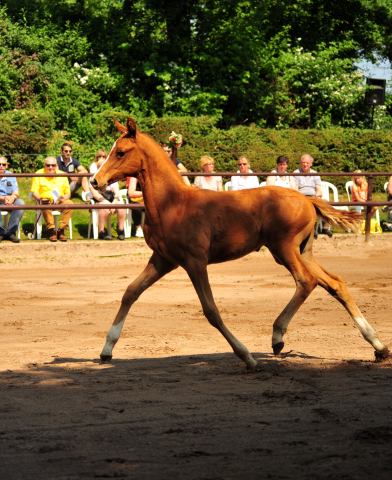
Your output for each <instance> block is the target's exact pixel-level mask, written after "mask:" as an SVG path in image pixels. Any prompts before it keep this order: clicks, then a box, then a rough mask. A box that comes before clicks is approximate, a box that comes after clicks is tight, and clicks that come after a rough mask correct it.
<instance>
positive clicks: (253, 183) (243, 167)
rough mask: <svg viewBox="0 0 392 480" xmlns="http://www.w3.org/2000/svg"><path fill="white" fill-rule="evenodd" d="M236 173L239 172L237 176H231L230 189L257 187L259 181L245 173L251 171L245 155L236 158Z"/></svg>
mask: <svg viewBox="0 0 392 480" xmlns="http://www.w3.org/2000/svg"><path fill="white" fill-rule="evenodd" d="M238 167H239V170H237V173H241V176H239V177H231V189H230V190H246V189H248V188H258V187H259V181H258V179H257V177H250V176H248V175H247V174H248V173H253V172H252V170H251V169H250V164H249V160H248V159H247V158H246V157H240V158H239V160H238Z"/></svg>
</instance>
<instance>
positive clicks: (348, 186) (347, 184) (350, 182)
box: [346, 180, 353, 202]
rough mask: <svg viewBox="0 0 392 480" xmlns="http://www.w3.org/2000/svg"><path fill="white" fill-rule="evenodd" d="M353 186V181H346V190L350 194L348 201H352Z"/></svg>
mask: <svg viewBox="0 0 392 480" xmlns="http://www.w3.org/2000/svg"><path fill="white" fill-rule="evenodd" d="M352 188H353V181H352V180H350V181H349V182H346V192H347V196H348V201H349V202H351V192H352Z"/></svg>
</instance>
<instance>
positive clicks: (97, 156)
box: [89, 148, 108, 173]
mask: <svg viewBox="0 0 392 480" xmlns="http://www.w3.org/2000/svg"><path fill="white" fill-rule="evenodd" d="M107 156H108V154H107V152H106V150H104V149H103V148H100V149H99V150H98V152H97V153H96V154H95V157H94V161H93V163H92V164H91V165H90V168H89V170H90V173H97V172H98V162H99V161H100V160H106V157H107Z"/></svg>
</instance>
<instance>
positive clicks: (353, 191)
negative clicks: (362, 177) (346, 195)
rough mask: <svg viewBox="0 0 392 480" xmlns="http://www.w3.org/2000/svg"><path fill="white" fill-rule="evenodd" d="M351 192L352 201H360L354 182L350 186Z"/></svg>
mask: <svg viewBox="0 0 392 480" xmlns="http://www.w3.org/2000/svg"><path fill="white" fill-rule="evenodd" d="M351 193H352V196H353V201H354V200H355V201H357V202H362V201H363V200H362V199H361V197H360V196H359V193H358V187H357V185H356V184H355V183H353V186H352V187H351Z"/></svg>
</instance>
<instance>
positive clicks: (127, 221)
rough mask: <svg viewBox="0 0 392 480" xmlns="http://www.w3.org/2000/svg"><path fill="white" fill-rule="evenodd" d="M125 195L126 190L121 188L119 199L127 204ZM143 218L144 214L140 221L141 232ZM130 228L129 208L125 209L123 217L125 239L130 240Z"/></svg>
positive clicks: (130, 214)
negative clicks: (125, 212)
mask: <svg viewBox="0 0 392 480" xmlns="http://www.w3.org/2000/svg"><path fill="white" fill-rule="evenodd" d="M127 193H128V189H127V188H123V189H121V190H120V197H121V199H122V201H123V203H129V200H128V195H127ZM144 217H145V213H144V212H143V214H142V221H141V227H142V230H143V226H144ZM131 228H132V209H130V208H129V209H127V214H126V217H125V225H124V235H125V238H131Z"/></svg>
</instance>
